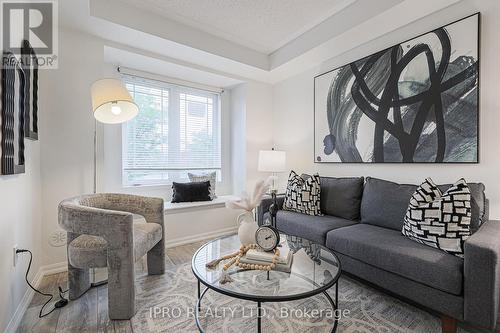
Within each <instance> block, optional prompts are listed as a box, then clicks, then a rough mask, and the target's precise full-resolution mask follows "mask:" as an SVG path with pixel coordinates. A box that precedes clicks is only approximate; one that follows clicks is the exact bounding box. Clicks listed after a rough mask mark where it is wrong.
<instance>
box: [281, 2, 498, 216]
mask: <svg viewBox="0 0 500 333" xmlns="http://www.w3.org/2000/svg"><path fill="white" fill-rule="evenodd" d="M477 11H481V12H482V18H481V19H482V31H481V60H480V61H481V64H480V66H481V73H480V78H481V82H480V85H481V87H480V88H481V101H480V117H479V118H480V140H479V142H480V163H479V164H477V165H474V164H470V165H439V164H436V165H422V164H420V165H419V164H415V165H410V164H374V165H370V164H315V163H314V161H313V159H314V156H313V101H314V98H313V77H314V76H315V75H318V74H321V73H323V72H325V71H327V70H330V69H333V68H336V67H339V66H342V65H345V64H347V63H349V62H351V61H353V60H357V59H360V58H362V57H364V56H367V55H370V54H372V53H374V52H376V51H380V50H382V49H384V48H386V47H389V46H391V45H394V44H396V43H398V42H401V41H404V40H407V39H409V38H411V37H414V36H415V35H418V34H420V33H422V32H425V31H430V30H432V29H434V28H437V27H439V26H442V25H444V24H447V23H449V22H452V21H454V20H456V19H460V18H462V17H465V16H467V15H470V14H472V13H475V12H477ZM499 17H500V1H498V0H467V1H463V2H461V3H458V4H456V5H453V6H451V7H449V8H447V9H444V10H442V11H439V12H436V13H435V14H433V15H431V16H429V17H426V18H424V19H421V20H419V21H416V22H415V23H412V24H410V25H408V26H406V27H404V28H403V29H400V30H398V31H395V32H393V33H390V34H387V35H384V36H382V37H380V38H378V39H376V40H374V41H372V42H370V43H368V44H365V45H361V46H360V47H358V48H356V49H353V50H351V51H349V52H346V53H343V54H342V55H341V56H338V57H336V58H333V59H330V60H329V61H327V62H325V63H320V64H317V65H316V67H315V68H313V69H312V70H309V71H306V72H303V73H301V74H299V75H297V76H295V77H292V78H290V79H287V80H285V81H282V82H280V83H278V84H276V85H275V86H274V87H273V110H274V113H273V127H274V142H275V144H276V146H277V148H279V149H283V150H286V151H287V158H288V167H289V168H291V169H295V170H297V171H299V172H319V173H320V174H321V175H325V176H360V175H363V176H373V177H380V178H384V179H388V180H394V181H399V182H409V183H418V182H421V181H422V180H423V179H424V178H425V177H429V176H431V177H432V178H433V179H434V180H435V181H436V182H439V183H445V182H453V181H456V180H457V179H458V178H459V177H465V178H466V179H467V180H468V181H471V182H472V181H481V182H484V183H485V185H486V191H487V196H488V197H489V198H490V200H491V216H492V217H494V218H500V182H499V181H498V172H499V170H500V154H499V150H498V143H499V142H500V131H499V130H498V127H499V126H500V116H499V113H498V112H499V109H500V100H499V99H498V92H499V91H500V84H499V82H498V78H499V77H500V66H498V64H497V63H498V54H499V53H500V46H499V44H498V40H499V38H500V19H499ZM373 29H377V27H376V26H375V27H373ZM347 33H349V32H347ZM367 33H373V31H370V32H367ZM353 37H354V36H353ZM337 51H338V50H337ZM284 178H286V177H285V176H284V175H283V177H282V179H281V184H282V186H283V180H284Z"/></svg>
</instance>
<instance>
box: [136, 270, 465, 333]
mask: <svg viewBox="0 0 500 333" xmlns="http://www.w3.org/2000/svg"><path fill="white" fill-rule="evenodd" d="M136 286H137V291H136V306H137V307H138V311H137V314H136V315H135V316H134V317H133V319H132V320H131V323H132V328H133V331H134V332H154V333H160V332H182V333H184V332H198V328H197V326H196V322H195V320H194V309H195V304H196V300H197V297H196V293H197V291H196V290H197V283H196V278H195V277H194V276H193V273H192V271H191V266H190V264H184V265H180V266H178V267H176V268H173V269H171V270H168V271H167V272H166V273H165V274H164V275H161V276H147V275H143V276H140V277H139V278H138V283H137V284H136ZM332 289H333V288H332ZM332 292H334V291H333V290H332ZM332 297H333V295H332ZM339 305H340V309H341V310H343V313H342V314H343V315H344V316H342V317H341V318H340V320H339V326H338V329H337V332H377V333H388V332H401V333H406V332H426V333H428V332H441V325H440V321H439V318H437V317H436V316H434V315H432V314H430V313H428V312H425V311H423V310H421V309H418V308H416V307H414V306H411V305H409V304H406V303H404V302H402V301H399V300H397V299H395V298H393V297H390V296H387V295H384V294H383V293H381V292H380V291H378V290H375V289H373V288H371V287H368V286H366V285H364V284H362V283H360V282H358V281H356V280H353V279H350V278H347V277H341V279H340V281H339ZM329 309H330V308H329V303H328V301H327V300H326V298H325V297H324V296H321V295H318V296H315V297H312V298H309V299H305V300H298V301H293V302H283V303H265V304H264V316H263V318H262V331H263V332H330V331H331V328H332V325H333V315H334V314H333V313H332V312H331V311H329ZM313 310H315V311H313ZM201 315H202V318H201V323H202V325H203V327H204V329H205V330H206V331H207V332H227V333H233V332H234V333H236V332H238V333H240V332H254V331H256V325H257V320H256V315H257V311H256V304H255V303H253V302H247V301H242V300H237V299H233V298H231V297H228V296H224V295H221V294H218V293H216V292H215V291H208V292H207V294H206V295H205V298H204V299H203V304H202V309H201ZM459 332H466V331H464V330H463V329H459Z"/></svg>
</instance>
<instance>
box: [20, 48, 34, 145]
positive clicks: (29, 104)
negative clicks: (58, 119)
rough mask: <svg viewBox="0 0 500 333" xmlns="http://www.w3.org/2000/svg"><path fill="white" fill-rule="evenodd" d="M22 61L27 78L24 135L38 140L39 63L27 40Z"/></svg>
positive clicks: (22, 50) (22, 53)
mask: <svg viewBox="0 0 500 333" xmlns="http://www.w3.org/2000/svg"><path fill="white" fill-rule="evenodd" d="M21 59H22V60H21V62H22V66H23V70H24V74H25V77H26V84H25V87H24V91H25V92H24V94H25V105H26V106H25V116H24V124H25V125H24V133H25V137H26V138H27V139H31V140H38V62H37V58H36V53H35V51H34V50H33V48H32V47H31V45H30V43H29V42H28V41H27V40H23V45H22V48H21Z"/></svg>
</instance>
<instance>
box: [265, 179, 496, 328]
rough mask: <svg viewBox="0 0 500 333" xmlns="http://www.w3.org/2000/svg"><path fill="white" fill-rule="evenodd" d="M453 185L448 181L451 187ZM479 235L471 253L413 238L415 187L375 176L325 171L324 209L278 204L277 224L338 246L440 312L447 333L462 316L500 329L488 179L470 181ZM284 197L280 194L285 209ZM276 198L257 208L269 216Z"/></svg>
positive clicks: (373, 275)
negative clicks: (315, 211) (410, 217)
mask: <svg viewBox="0 0 500 333" xmlns="http://www.w3.org/2000/svg"><path fill="white" fill-rule="evenodd" d="M448 186H449V185H444V186H442V188H443V189H446V188H447V187H448ZM469 187H470V189H471V193H472V215H473V217H472V228H473V231H474V233H473V235H472V236H471V237H470V238H469V239H468V240H467V241H466V243H465V255H464V258H463V259H461V258H458V257H456V256H453V255H451V254H447V253H445V252H443V251H441V250H438V249H435V248H432V247H429V246H426V245H423V244H419V243H417V242H414V241H412V240H410V239H408V238H406V237H404V236H403V235H402V234H401V229H402V226H403V219H404V215H405V213H406V209H407V207H408V202H409V199H410V197H411V195H412V194H413V192H414V191H415V189H416V188H417V186H416V185H402V184H396V183H393V182H388V181H385V180H381V179H376V178H366V181H365V179H364V178H362V177H361V178H330V177H321V210H322V212H323V213H324V214H325V215H324V216H308V215H304V214H299V213H295V212H290V211H284V210H281V209H280V210H279V211H278V213H277V216H276V225H277V228H278V229H279V230H280V231H282V232H284V233H286V234H290V235H295V236H301V237H304V238H308V239H310V240H313V241H316V242H318V243H321V244H323V245H326V246H327V247H328V248H330V249H332V250H334V251H335V252H336V253H337V255H338V257H339V259H340V261H341V264H342V268H343V271H345V272H348V273H350V274H352V275H355V276H357V277H359V278H362V279H363V280H366V281H368V282H371V283H373V284H375V285H377V286H379V287H382V288H383V289H386V290H388V291H390V292H391V293H393V294H396V295H399V296H401V297H402V298H404V299H407V300H410V301H413V302H416V303H418V304H420V305H422V306H424V307H426V308H428V309H430V310H433V311H436V312H437V313H439V314H440V315H441V318H442V323H443V331H447V332H453V331H455V330H456V320H457V319H458V320H461V321H465V322H467V323H470V324H472V325H474V326H477V327H481V328H484V329H488V330H493V329H494V328H495V324H496V320H497V313H498V305H499V287H500V221H490V220H489V219H488V200H487V199H486V197H485V194H484V185H483V184H480V183H470V184H469ZM283 200H284V198H283V196H278V203H279V205H280V207H282V204H283ZM270 204H271V199H265V200H264V201H263V202H262V204H261V205H260V206H259V208H258V210H257V220H258V222H259V224H262V223H263V221H265V220H266V219H268V218H269V213H268V208H269V205H270Z"/></svg>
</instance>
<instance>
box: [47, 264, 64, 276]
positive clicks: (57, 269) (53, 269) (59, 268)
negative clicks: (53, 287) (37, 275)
mask: <svg viewBox="0 0 500 333" xmlns="http://www.w3.org/2000/svg"><path fill="white" fill-rule="evenodd" d="M41 269H42V271H43V276H47V275H52V274H57V273H62V272H66V271H67V270H68V262H67V261H63V262H58V263H55V264H50V265H45V266H43V267H42V268H41Z"/></svg>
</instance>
